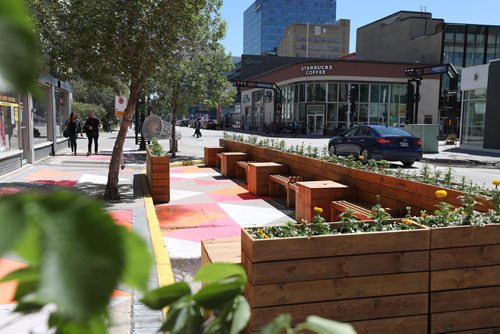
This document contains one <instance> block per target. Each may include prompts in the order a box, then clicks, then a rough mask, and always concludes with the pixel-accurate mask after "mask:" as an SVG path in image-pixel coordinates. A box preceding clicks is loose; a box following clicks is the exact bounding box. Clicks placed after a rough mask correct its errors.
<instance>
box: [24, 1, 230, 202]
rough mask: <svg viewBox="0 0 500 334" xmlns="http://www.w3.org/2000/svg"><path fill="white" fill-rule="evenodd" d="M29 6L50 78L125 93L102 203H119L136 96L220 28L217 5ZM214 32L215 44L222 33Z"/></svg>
mask: <svg viewBox="0 0 500 334" xmlns="http://www.w3.org/2000/svg"><path fill="white" fill-rule="evenodd" d="M29 2H30V3H31V5H32V7H33V9H34V11H33V13H34V16H35V18H36V20H37V21H38V23H39V28H40V36H41V39H42V46H43V50H44V52H45V54H46V55H47V57H48V59H49V61H48V64H49V68H50V71H51V73H53V74H56V75H58V76H59V77H62V78H65V77H67V78H71V76H73V75H77V76H78V77H81V78H83V79H85V80H89V81H91V82H95V83H99V84H102V85H107V86H111V87H114V88H116V89H118V88H119V86H120V84H122V83H124V84H126V85H127V86H128V88H129V99H128V105H127V108H126V110H125V114H124V116H123V121H122V123H121V126H120V131H119V133H118V136H117V139H116V143H115V146H114V149H113V156H112V158H111V162H110V167H109V173H108V182H107V186H106V191H105V197H106V198H108V199H118V198H119V192H118V174H119V166H120V157H121V154H122V151H123V143H124V141H125V136H126V132H127V129H128V125H129V122H130V120H131V118H132V115H133V112H134V110H135V106H136V103H137V100H138V96H139V93H140V92H141V91H143V89H144V87H145V84H146V83H147V81H148V80H149V79H151V78H152V77H154V75H155V74H156V73H158V72H159V71H160V70H161V68H162V67H164V66H168V67H170V68H172V67H173V66H175V61H176V60H177V59H178V58H177V56H178V54H179V53H180V51H179V50H182V49H183V46H184V45H191V44H192V43H194V41H196V40H197V39H196V37H199V35H198V31H199V26H203V27H207V28H209V29H207V32H211V31H212V27H213V26H215V25H218V24H219V23H220V16H219V15H218V12H219V10H220V7H221V5H222V0H135V1H123V0H108V1H102V0H86V1H78V0H65V1H59V0H52V1H48V2H47V1H44V0H29ZM215 31H216V32H217V34H219V35H217V36H216V37H217V38H219V39H220V38H221V37H222V35H221V34H220V33H223V31H221V30H220V29H215ZM214 33H215V32H214ZM198 41H200V39H198Z"/></svg>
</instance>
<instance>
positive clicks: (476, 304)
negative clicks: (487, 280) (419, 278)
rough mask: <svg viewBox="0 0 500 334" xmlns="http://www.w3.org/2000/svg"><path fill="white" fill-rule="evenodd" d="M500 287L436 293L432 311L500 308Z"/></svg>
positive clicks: (433, 295) (433, 296)
mask: <svg viewBox="0 0 500 334" xmlns="http://www.w3.org/2000/svg"><path fill="white" fill-rule="evenodd" d="M499 296H500V286H495V287H486V288H475V289H463V290H450V291H443V292H434V293H433V294H432V298H431V306H430V311H431V312H432V313H442V312H450V311H462V310H472V309H479V308H487V307H500V299H499Z"/></svg>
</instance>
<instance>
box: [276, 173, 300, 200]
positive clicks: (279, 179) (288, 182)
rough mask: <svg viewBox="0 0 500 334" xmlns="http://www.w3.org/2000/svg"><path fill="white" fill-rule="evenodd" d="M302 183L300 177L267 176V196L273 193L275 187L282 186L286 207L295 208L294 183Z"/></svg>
mask: <svg viewBox="0 0 500 334" xmlns="http://www.w3.org/2000/svg"><path fill="white" fill-rule="evenodd" d="M299 181H303V179H302V176H284V175H279V174H274V175H270V176H269V196H273V194H274V193H275V192H274V190H275V189H276V188H275V185H279V186H282V187H283V188H284V190H285V192H286V205H287V207H289V208H291V207H294V206H295V191H296V188H297V187H296V186H295V182H299Z"/></svg>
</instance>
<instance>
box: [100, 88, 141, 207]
mask: <svg viewBox="0 0 500 334" xmlns="http://www.w3.org/2000/svg"><path fill="white" fill-rule="evenodd" d="M138 95H139V84H138V83H137V82H136V81H132V83H131V85H130V95H129V98H128V103H127V108H125V112H124V115H123V118H122V122H121V125H120V131H118V135H117V137H116V141H115V146H114V147H113V155H112V156H111V161H110V163H109V171H108V183H107V184H106V190H105V191H104V198H105V199H107V200H118V199H120V193H119V192H118V176H119V173H120V160H121V157H122V154H123V144H124V143H125V137H126V135H127V131H128V127H129V124H130V120H131V119H132V116H133V115H134V111H135V106H136V103H137V97H138Z"/></svg>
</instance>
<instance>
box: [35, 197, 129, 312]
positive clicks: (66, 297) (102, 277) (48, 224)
mask: <svg viewBox="0 0 500 334" xmlns="http://www.w3.org/2000/svg"><path fill="white" fill-rule="evenodd" d="M36 204H38V205H40V206H41V210H40V211H41V212H42V214H41V215H40V228H41V229H42V233H43V236H42V238H43V249H44V253H43V260H42V266H41V270H42V271H41V278H40V290H39V294H40V298H42V300H44V301H46V302H48V303H55V304H56V305H57V306H58V311H59V312H60V313H61V314H63V315H66V316H68V317H74V318H75V319H87V318H89V317H90V316H92V315H94V314H98V313H102V312H103V311H104V310H105V309H106V306H107V304H108V302H109V299H110V297H111V294H112V292H113V290H114V288H115V287H116V286H117V284H118V282H119V278H120V277H121V275H122V273H123V269H124V263H125V256H124V254H123V250H124V242H123V240H122V235H121V233H120V227H119V226H118V225H116V224H115V223H114V221H113V219H112V218H111V217H110V216H109V214H108V213H107V212H106V211H105V210H104V208H103V207H102V205H101V203H99V202H97V201H95V200H94V199H92V198H90V197H87V196H83V195H81V194H77V193H72V192H55V193H52V194H50V195H49V196H45V197H44V198H43V200H42V201H41V202H37V203H36ZM61 291H64V293H61Z"/></svg>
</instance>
